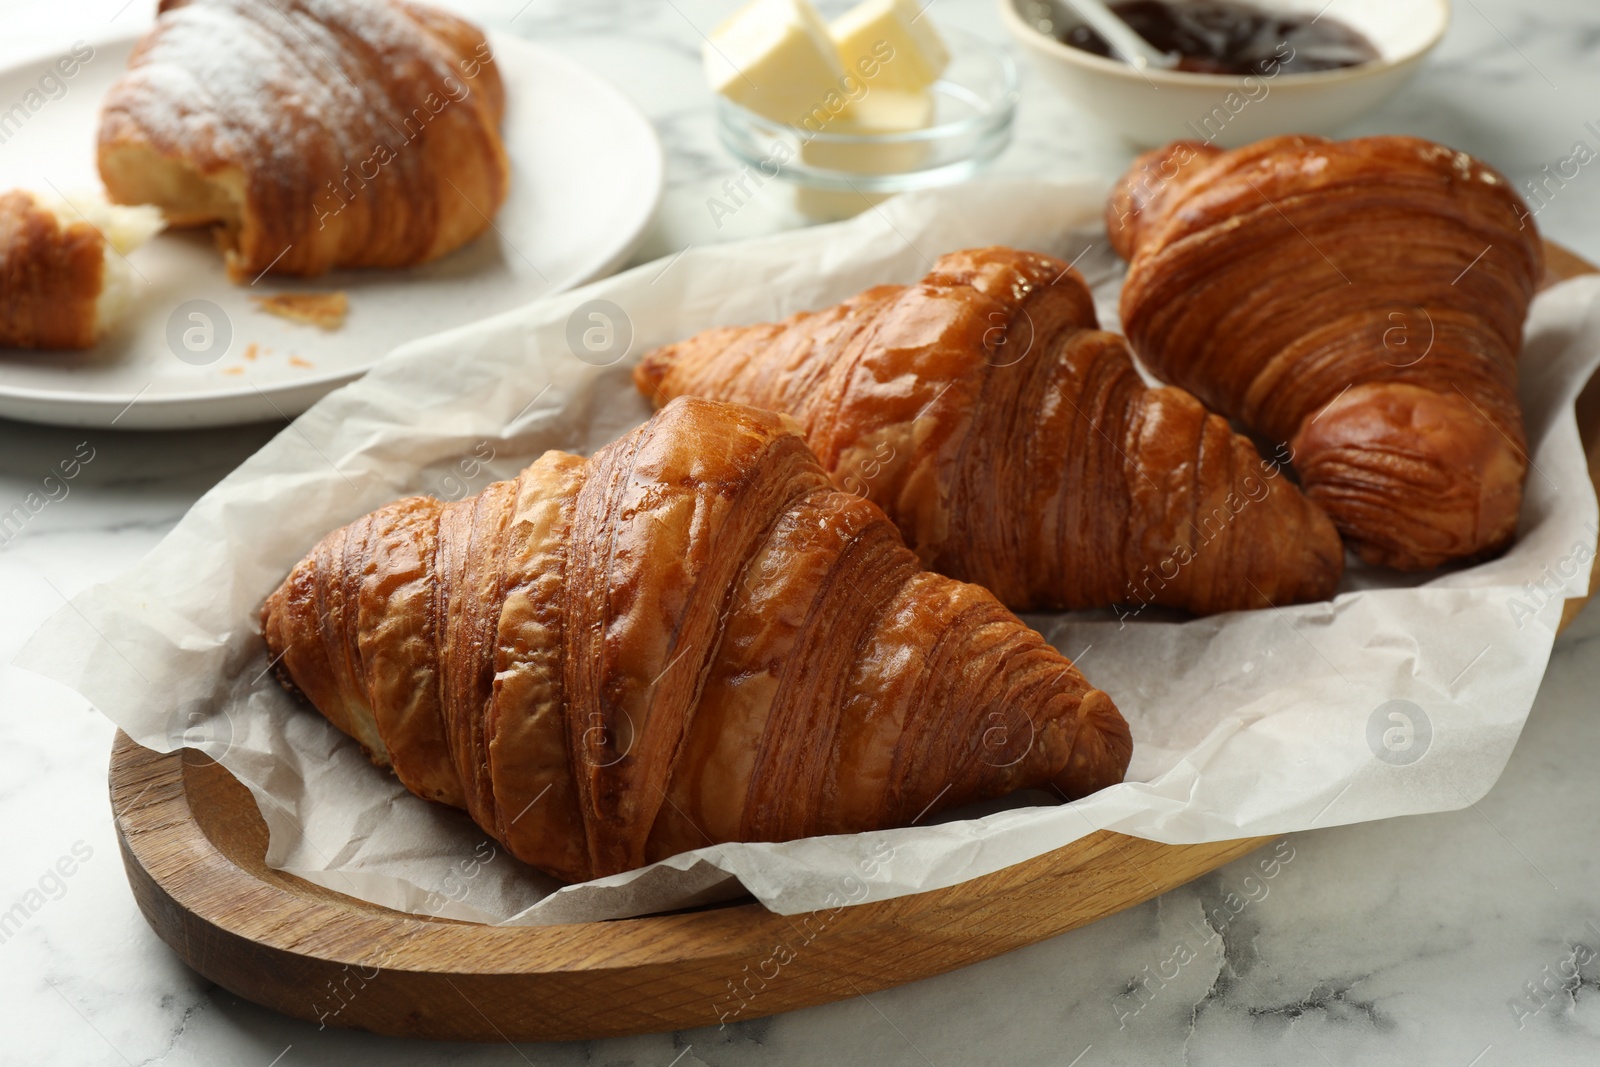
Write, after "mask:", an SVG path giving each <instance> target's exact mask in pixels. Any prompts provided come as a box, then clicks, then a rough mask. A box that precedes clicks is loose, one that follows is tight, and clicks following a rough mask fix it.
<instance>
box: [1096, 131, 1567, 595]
mask: <svg viewBox="0 0 1600 1067" xmlns="http://www.w3.org/2000/svg"><path fill="white" fill-rule="evenodd" d="M1106 225H1107V228H1108V229H1109V231H1110V233H1111V237H1112V241H1113V243H1114V244H1115V245H1116V247H1117V251H1118V252H1119V253H1121V254H1122V255H1123V256H1124V257H1125V258H1127V259H1129V261H1130V266H1129V269H1128V277H1127V281H1126V283H1125V284H1124V286H1123V290H1122V320H1123V326H1124V329H1125V330H1126V331H1127V334H1128V338H1129V340H1130V341H1131V342H1132V344H1133V347H1134V349H1135V350H1136V351H1137V352H1138V353H1139V356H1140V358H1141V359H1143V360H1144V362H1145V363H1146V365H1147V366H1149V367H1150V368H1151V369H1152V370H1153V371H1154V372H1155V373H1156V374H1157V375H1159V376H1160V377H1162V378H1164V379H1165V380H1167V381H1170V382H1173V383H1175V384H1177V385H1181V386H1183V387H1184V388H1186V389H1189V390H1191V391H1193V392H1194V393H1195V394H1196V395H1197V396H1199V397H1200V398H1201V399H1202V400H1204V401H1205V402H1206V403H1207V404H1210V405H1211V406H1212V407H1214V408H1216V409H1217V410H1218V411H1221V412H1222V413H1224V414H1226V415H1228V416H1230V417H1232V418H1236V419H1239V420H1240V421H1242V422H1243V423H1244V424H1245V425H1247V426H1248V427H1250V428H1251V429H1252V430H1253V431H1255V432H1257V433H1259V434H1261V435H1263V436H1264V437H1266V438H1269V439H1271V440H1272V441H1276V442H1287V443H1288V444H1289V446H1290V447H1291V448H1292V450H1293V459H1294V465H1295V467H1296V469H1297V471H1298V473H1299V475H1300V480H1301V484H1302V485H1303V486H1304V487H1305V490H1306V494H1307V495H1308V496H1310V497H1311V499H1312V500H1314V501H1316V502H1317V503H1318V504H1320V505H1321V506H1322V507H1323V508H1324V509H1326V510H1327V512H1328V514H1329V515H1330V516H1331V517H1332V518H1333V521H1334V523H1335V524H1336V525H1337V526H1338V527H1339V530H1340V532H1341V533H1343V534H1344V537H1345V540H1346V541H1347V543H1348V544H1349V545H1350V547H1351V548H1352V549H1354V550H1355V551H1356V553H1357V554H1359V555H1360V556H1361V558H1362V559H1364V560H1366V561H1368V562H1370V563H1377V564H1383V565H1387V566H1391V567H1397V568H1401V569H1404V570H1420V569H1426V568H1430V567H1435V566H1438V565H1439V564H1442V563H1446V562H1448V561H1450V560H1456V559H1467V558H1472V557H1476V556H1481V555H1485V554H1488V553H1491V552H1494V551H1496V550H1498V549H1500V548H1502V547H1504V546H1505V545H1506V544H1507V543H1508V542H1509V541H1510V539H1511V537H1512V535H1513V534H1514V533H1515V531H1516V525H1517V515H1518V512H1519V510H1520V508H1521V501H1522V485H1523V479H1524V477H1525V475H1526V473H1527V451H1526V450H1527V439H1526V437H1525V436H1524V433H1523V427H1522V412H1521V409H1520V408H1519V406H1518V402H1517V355H1518V352H1519V350H1520V349H1521V346H1522V326H1523V322H1524V320H1525V319H1526V317H1527V313H1528V305H1529V302H1530V301H1531V299H1532V297H1533V291H1534V287H1535V284H1536V283H1537V281H1538V279H1539V278H1540V276H1541V274H1542V272H1543V247H1542V245H1541V244H1540V241H1539V235H1538V231H1537V230H1536V229H1535V228H1534V225H1533V219H1532V214H1531V213H1530V212H1529V211H1528V209H1527V206H1526V205H1525V204H1524V203H1523V201H1522V199H1521V198H1520V197H1519V196H1518V195H1517V193H1516V192H1515V190H1513V189H1512V187H1511V185H1510V183H1509V182H1507V181H1506V179H1505V178H1504V177H1502V176H1501V175H1499V174H1497V173H1496V172H1495V171H1493V170H1491V169H1490V168H1489V167H1487V166H1485V165H1484V164H1482V163H1480V162H1478V161H1477V160H1475V159H1473V158H1471V157H1470V156H1467V155H1466V154H1464V153H1461V152H1456V151H1453V150H1452V149H1449V148H1445V147H1443V146H1442V145H1437V144H1433V143H1430V142H1428V141H1422V140H1418V139H1417V138H1414V137H1364V138H1359V139H1357V140H1352V141H1344V142H1334V141H1328V140H1325V139H1323V138H1320V137H1275V138H1271V139H1269V140H1266V141H1262V142H1260V143H1258V144H1255V145H1251V146H1249V147H1246V148H1240V149H1236V150H1234V151H1230V152H1224V151H1221V150H1220V149H1217V148H1214V147H1211V146H1208V145H1204V144H1200V143H1198V142H1188V141H1184V142H1177V143H1175V144H1172V145H1168V146H1167V147H1166V148H1163V149H1158V150H1157V151H1155V152H1151V153H1148V154H1146V155H1144V156H1141V157H1140V158H1139V159H1138V160H1136V161H1135V162H1134V165H1133V167H1132V169H1130V170H1129V171H1128V173H1127V175H1126V176H1125V177H1124V178H1123V179H1122V182H1121V184H1120V185H1119V186H1118V188H1117V189H1116V191H1115V192H1114V193H1113V196H1112V198H1111V201H1110V204H1109V205H1108V207H1107V212H1106Z"/></svg>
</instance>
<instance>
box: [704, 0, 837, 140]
mask: <svg viewBox="0 0 1600 1067" xmlns="http://www.w3.org/2000/svg"><path fill="white" fill-rule="evenodd" d="M701 54H702V57H703V59H704V60H705V70H706V78H707V80H709V81H710V83H711V88H712V89H714V90H715V91H717V92H719V93H721V94H722V95H723V96H726V97H727V98H728V99H730V100H732V101H733V102H734V103H736V104H739V105H741V106H742V107H745V108H748V109H749V110H751V111H754V112H755V113H756V114H758V115H762V116H765V117H766V118H769V119H772V120H773V121H775V122H788V123H797V122H799V121H800V120H801V119H802V117H803V116H805V115H806V114H807V113H809V112H810V111H811V110H812V109H814V108H816V107H817V106H818V105H819V104H820V103H821V101H822V100H823V99H824V98H826V97H827V96H828V94H829V93H836V92H837V91H838V88H839V80H840V78H842V77H843V76H844V68H843V67H842V66H841V65H840V63H839V52H838V50H837V49H836V48H835V47H834V44H833V39H832V38H831V37H829V36H828V27H827V24H826V23H824V22H823V21H822V16H821V15H818V14H817V11H816V8H814V7H812V6H811V3H810V0H755V2H754V3H752V4H750V5H748V6H746V7H744V8H742V9H741V10H740V11H739V12H738V13H737V14H735V15H734V16H733V17H732V18H730V19H729V20H728V21H727V22H725V23H723V24H722V25H721V26H719V27H717V29H716V30H714V31H712V34H711V36H710V38H709V39H708V40H707V42H706V45H705V47H704V48H703V49H702V51H701Z"/></svg>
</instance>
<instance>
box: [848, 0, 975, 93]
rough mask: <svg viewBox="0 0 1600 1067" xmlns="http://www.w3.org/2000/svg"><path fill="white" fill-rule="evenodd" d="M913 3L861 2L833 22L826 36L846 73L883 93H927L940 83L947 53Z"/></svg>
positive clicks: (902, 0) (904, 0)
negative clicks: (829, 38)
mask: <svg viewBox="0 0 1600 1067" xmlns="http://www.w3.org/2000/svg"><path fill="white" fill-rule="evenodd" d="M923 11H924V9H923V8H920V7H918V6H917V3H916V2H915V0H863V2H862V3H860V4H857V5H856V6H855V7H853V8H851V9H850V10H849V11H846V12H845V13H844V14H843V15H840V16H839V17H838V18H836V19H834V20H833V23H832V25H830V26H829V27H828V32H829V33H831V34H832V35H833V42H834V44H835V45H837V46H838V49H839V58H840V59H841V60H843V61H844V65H845V69H846V70H849V71H850V72H852V73H855V74H859V75H860V76H861V77H863V78H865V79H866V80H867V82H868V84H869V85H872V86H874V87H880V86H881V87H882V88H885V89H926V88H927V87H928V86H930V85H932V84H933V83H934V82H936V81H938V80H939V75H940V74H942V73H944V68H945V67H946V66H947V65H948V64H949V62H950V53H949V51H947V50H946V49H945V46H944V41H942V40H940V39H939V31H938V30H936V29H934V28H933V20H932V19H930V18H928V17H927V16H926V15H925V14H924V13H923Z"/></svg>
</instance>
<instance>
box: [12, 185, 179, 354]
mask: <svg viewBox="0 0 1600 1067" xmlns="http://www.w3.org/2000/svg"><path fill="white" fill-rule="evenodd" d="M161 227H162V222H161V213H160V212H159V211H156V210H155V209H154V208H150V207H113V206H111V205H109V204H106V203H105V202H104V201H101V200H97V199H90V198H84V197H79V198H77V199H75V200H74V201H73V202H68V201H66V200H62V199H60V198H57V197H46V196H37V195H35V194H33V193H29V192H24V191H22V190H14V191H12V192H9V193H5V194H3V195H0V297H3V299H0V347H4V348H46V349H65V348H88V347H90V346H91V345H93V344H94V343H95V342H96V341H98V340H99V339H100V338H102V337H104V336H105V335H106V333H107V332H109V331H110V329H111V328H112V326H114V325H116V323H117V321H118V319H119V318H120V317H121V315H122V313H123V312H124V311H125V310H126V309H127V306H128V303H129V300H130V298H131V295H132V290H133V285H132V268H130V267H129V266H128V262H127V260H126V259H125V258H124V257H125V256H126V255H127V254H128V253H129V252H131V251H133V250H134V249H135V248H137V247H138V246H139V245H141V244H143V243H144V242H145V241H147V240H149V239H150V238H151V237H152V236H154V235H155V234H156V233H157V232H159V231H160V230H161Z"/></svg>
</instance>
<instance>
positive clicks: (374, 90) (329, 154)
mask: <svg viewBox="0 0 1600 1067" xmlns="http://www.w3.org/2000/svg"><path fill="white" fill-rule="evenodd" d="M503 108H504V90H503V88H502V86H501V82H500V75H499V72H498V71H497V69H496V67H495V64H494V57H493V56H492V54H491V52H490V48H489V44H488V42H487V40H486V39H485V38H484V36H483V34H482V33H481V32H480V31H479V30H477V29H476V28H474V27H473V26H471V25H469V24H468V23H466V22H463V21H462V20H460V19H458V18H456V17H455V16H453V15H449V14H446V13H444V12H442V11H439V10H438V9H436V8H432V7H428V6H425V5H422V4H416V3H409V2H406V0H272V2H271V3H260V2H259V0H161V5H160V17H159V18H158V19H157V21H156V25H155V28H154V29H152V30H151V31H150V32H149V33H148V34H147V35H146V36H145V37H144V39H143V40H141V41H140V42H139V44H138V45H137V46H136V47H135V48H134V50H133V54H132V55H131V56H130V57H129V60H128V70H127V72H126V73H125V74H123V76H122V77H121V78H120V79H119V80H118V81H117V82H116V84H114V85H113V86H112V87H111V90H110V92H109V93H108V94H107V96H106V99H105V104H104V108H103V111H102V113H101V118H100V134H99V165H100V176H101V178H102V180H103V181H104V182H105V186H106V189H107V190H108V191H109V192H110V195H111V198H112V199H113V200H115V201H117V202H119V203H124V204H155V205H158V206H159V207H160V208H161V209H162V210H163V211H164V212H165V213H166V216H167V219H168V221H169V222H171V223H172V224H173V225H178V226H201V225H212V226H214V227H215V233H216V238H217V241H218V244H219V245H220V246H221V248H222V249H223V252H224V255H225V258H226V261H227V268H228V273H229V275H230V276H231V277H232V278H233V279H234V280H235V281H240V280H248V279H252V278H255V277H258V276H260V275H261V274H263V273H265V272H267V271H269V270H270V271H271V272H273V273H275V274H287V275H305V276H310V275H317V274H323V273H325V272H327V271H329V270H332V269H334V268H336V267H406V266H412V265H414V264H418V263H423V262H426V261H428V260H431V259H435V258H437V257H439V256H442V255H444V254H445V253H446V252H449V251H451V250H453V249H455V248H458V247H460V246H461V245H463V244H465V243H466V242H468V241H470V240H472V239H473V238H474V237H476V236H478V235H479V234H480V233H482V232H483V231H484V230H485V229H486V228H487V227H488V226H489V225H490V219H491V218H492V217H493V216H494V214H495V212H496V211H497V210H498V209H499V207H500V204H501V202H502V201H503V200H504V199H505V196H506V190H507V186H508V183H509V174H510V171H509V164H508V162H507V158H506V152H505V147H504V146H503V145H502V143H501V140H500V132H499V126H500V118H501V112H502V110H503Z"/></svg>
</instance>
